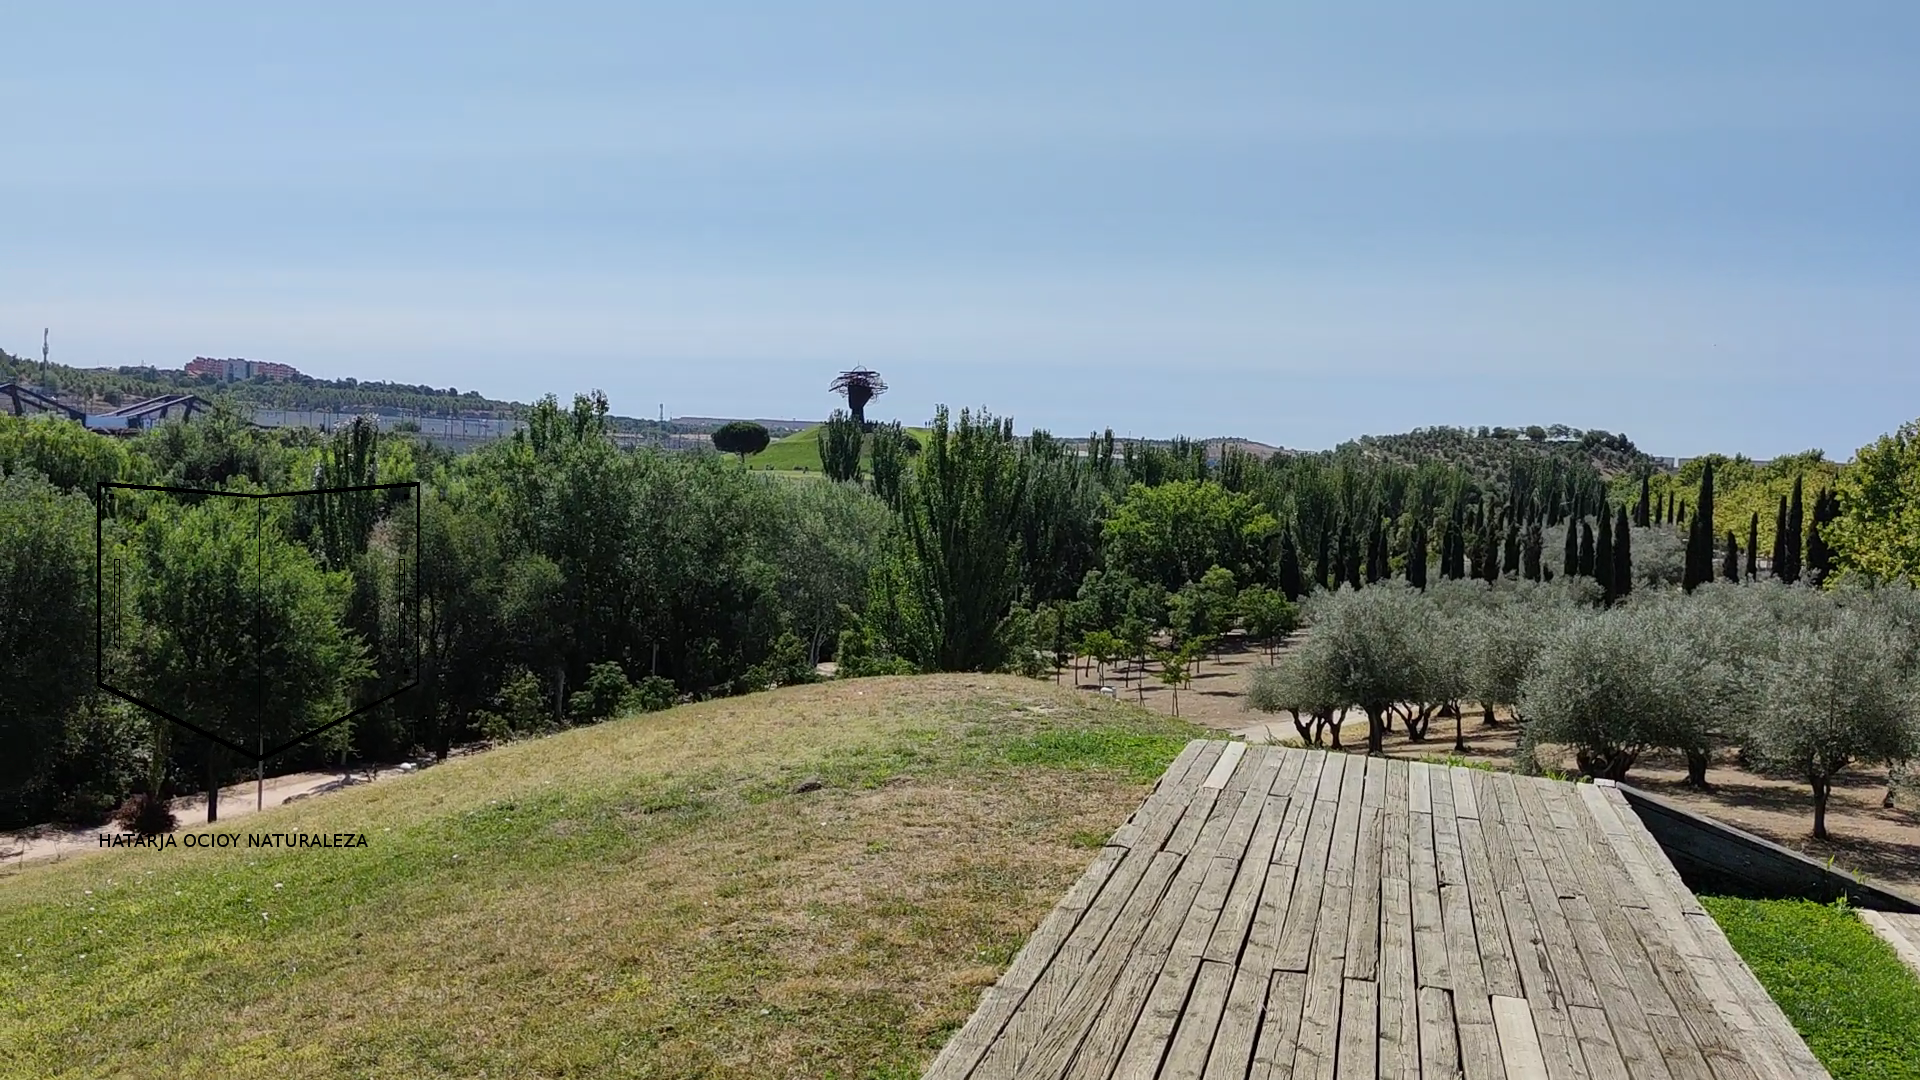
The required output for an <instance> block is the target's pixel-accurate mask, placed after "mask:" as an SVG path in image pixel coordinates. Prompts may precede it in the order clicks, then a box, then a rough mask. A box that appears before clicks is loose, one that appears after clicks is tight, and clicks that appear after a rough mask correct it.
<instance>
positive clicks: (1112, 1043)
mask: <svg viewBox="0 0 1920 1080" xmlns="http://www.w3.org/2000/svg"><path fill="white" fill-rule="evenodd" d="M1162 959H1163V958H1162V957H1160V956H1154V955H1148V954H1142V953H1136V954H1134V955H1133V956H1130V957H1128V958H1127V963H1126V966H1125V967H1123V968H1122V969H1121V971H1120V976H1119V978H1117V979H1115V980H1114V983H1113V987H1112V992H1111V993H1110V994H1108V996H1107V1004H1106V1007H1105V1008H1103V1009H1101V1010H1100V1012H1099V1014H1098V1015H1097V1016H1096V1017H1095V1018H1094V1021H1093V1026H1092V1027H1091V1028H1089V1029H1088V1030H1087V1034H1086V1038H1084V1039H1082V1040H1081V1042H1080V1044H1079V1046H1078V1047H1076V1048H1075V1050H1074V1052H1073V1059H1072V1061H1071V1062H1070V1063H1069V1064H1068V1065H1067V1068H1066V1070H1065V1073H1064V1074H1063V1075H1064V1076H1065V1077H1066V1078H1067V1080H1107V1078H1108V1077H1109V1076H1112V1075H1113V1068H1114V1064H1115V1062H1116V1061H1117V1060H1118V1059H1119V1056H1120V1049H1121V1047H1124V1046H1125V1045H1126V1044H1127V1037H1128V1036H1129V1035H1131V1034H1132V1033H1133V1024H1134V1021H1135V1020H1136V1019H1137V1018H1138V1017H1139V1013H1140V1007H1141V1005H1142V1004H1144V1003H1145V1002H1146V1000H1147V994H1148V993H1149V992H1151V991H1152V989H1153V983H1154V980H1156V979H1158V978H1159V977H1160V965H1161V962H1162ZM1007 1075H1008V1076H1013V1075H1015V1074H1011V1073H1009V1074H1007ZM1025 1075H1028V1074H1022V1076H1023V1080H1024V1076H1025ZM1030 1075H1032V1076H1034V1077H1048V1076H1053V1075H1056V1074H1054V1073H1051V1072H1045V1071H1036V1072H1034V1073H1032V1074H1030ZM975 1080H989V1078H986V1077H976V1078H975Z"/></svg>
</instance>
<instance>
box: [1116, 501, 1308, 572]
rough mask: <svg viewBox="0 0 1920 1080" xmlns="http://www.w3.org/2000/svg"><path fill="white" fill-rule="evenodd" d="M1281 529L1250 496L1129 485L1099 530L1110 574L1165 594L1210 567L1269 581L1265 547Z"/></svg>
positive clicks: (1269, 549)
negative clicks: (1154, 585) (1150, 584)
mask: <svg viewBox="0 0 1920 1080" xmlns="http://www.w3.org/2000/svg"><path fill="white" fill-rule="evenodd" d="M1279 531H1280V523H1279V522H1278V521H1277V520H1276V519H1275V518H1274V516H1273V515H1272V514H1271V513H1269V512H1267V511H1266V510H1265V509H1264V508H1262V507H1261V505H1260V503H1259V500H1257V499H1255V498H1254V497H1253V496H1251V495H1246V494H1236V493H1234V492H1230V491H1228V490H1227V489H1226V488H1224V487H1222V486H1221V485H1219V484H1218V483H1215V482H1214V481H1211V480H1176V481H1173V482H1171V483H1166V484H1161V485H1160V486H1158V487H1148V486H1147V485H1145V484H1138V483H1136V484H1132V485H1130V486H1129V487H1128V488H1127V492H1126V496H1125V497H1124V498H1123V499H1121V500H1120V503H1119V505H1118V506H1116V507H1115V508H1114V510H1113V514H1112V516H1110V517H1109V518H1107V521H1106V524H1105V526H1104V541H1105V547H1106V561H1107V566H1108V568H1109V569H1112V570H1115V571H1118V572H1120V573H1123V574H1125V575H1127V576H1128V577H1131V578H1135V579H1137V580H1140V581H1150V582H1155V583H1158V584H1159V585H1161V586H1162V587H1163V588H1165V589H1167V590H1168V591H1169V592H1172V591H1174V590H1177V589H1179V588H1180V587H1181V586H1183V585H1185V584H1186V583H1187V582H1190V581H1195V580H1198V579H1199V578H1200V576H1201V575H1202V574H1204V573H1205V572H1206V571H1207V569H1208V568H1209V567H1213V566H1219V567H1224V568H1225V569H1227V570H1229V571H1231V572H1232V573H1233V575H1234V577H1235V578H1236V579H1237V580H1241V581H1247V582H1256V581H1263V580H1267V571H1266V569H1265V568H1266V567H1267V566H1268V564H1267V552H1270V551H1271V550H1272V548H1271V547H1269V546H1268V542H1269V540H1270V539H1271V538H1272V537H1273V536H1274V535H1275V534H1276V533H1278V532H1279Z"/></svg>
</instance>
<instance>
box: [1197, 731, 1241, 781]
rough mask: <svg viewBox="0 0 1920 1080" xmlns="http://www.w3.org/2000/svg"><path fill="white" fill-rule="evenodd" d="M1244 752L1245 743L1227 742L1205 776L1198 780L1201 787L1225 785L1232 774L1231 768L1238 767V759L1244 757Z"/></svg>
mask: <svg viewBox="0 0 1920 1080" xmlns="http://www.w3.org/2000/svg"><path fill="white" fill-rule="evenodd" d="M1246 753H1247V744H1246V743H1243V742H1230V743H1228V744H1227V745H1226V749H1224V750H1222V751H1220V760H1218V761H1216V762H1214V763H1213V768H1212V769H1211V770H1209V771H1208V773H1207V778H1206V779H1205V780H1202V781H1200V786H1201V787H1203V788H1213V789H1215V790H1219V789H1221V788H1224V787H1226V786H1227V780H1228V779H1229V778H1230V777H1232V776H1233V770H1235V769H1237V768H1239V767H1240V759H1241V758H1242V757H1245V756H1246Z"/></svg>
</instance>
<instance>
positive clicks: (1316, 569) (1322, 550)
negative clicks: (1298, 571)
mask: <svg viewBox="0 0 1920 1080" xmlns="http://www.w3.org/2000/svg"><path fill="white" fill-rule="evenodd" d="M1332 535H1333V525H1332V523H1330V522H1325V521H1323V522H1321V523H1320V539H1319V540H1318V541H1316V542H1315V545H1314V553H1313V580H1314V582H1315V584H1317V585H1319V586H1320V587H1321V588H1323V589H1327V588H1332V587H1333V584H1334V576H1333V562H1332V560H1331V556H1330V554H1329V552H1328V551H1327V546H1328V543H1329V540H1330V538H1331V537H1332Z"/></svg>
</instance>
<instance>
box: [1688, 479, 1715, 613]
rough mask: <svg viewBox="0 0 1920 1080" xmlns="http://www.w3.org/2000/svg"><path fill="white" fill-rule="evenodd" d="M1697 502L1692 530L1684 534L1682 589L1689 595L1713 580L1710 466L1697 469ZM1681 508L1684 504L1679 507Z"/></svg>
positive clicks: (1713, 539) (1711, 483)
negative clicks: (1698, 474) (1683, 584)
mask: <svg viewBox="0 0 1920 1080" xmlns="http://www.w3.org/2000/svg"><path fill="white" fill-rule="evenodd" d="M1699 498H1700V501H1699V502H1698V503H1696V504H1695V506H1694V513H1693V528H1692V529H1690V530H1688V532H1687V570H1686V580H1685V584H1686V589H1687V591H1688V592H1692V591H1693V590H1694V589H1695V588H1697V587H1698V586H1700V585H1702V584H1704V583H1706V582H1709V581H1712V580H1713V577H1714V572H1713V571H1714V567H1713V563H1714V559H1713V548H1714V541H1715V540H1716V539H1718V537H1716V536H1715V534H1714V531H1713V463H1712V462H1710V461H1709V462H1707V465H1706V467H1705V468H1703V469H1701V470H1700V496H1699ZM1681 505H1682V507H1683V508H1684V507H1685V504H1684V503H1683V504H1681Z"/></svg>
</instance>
